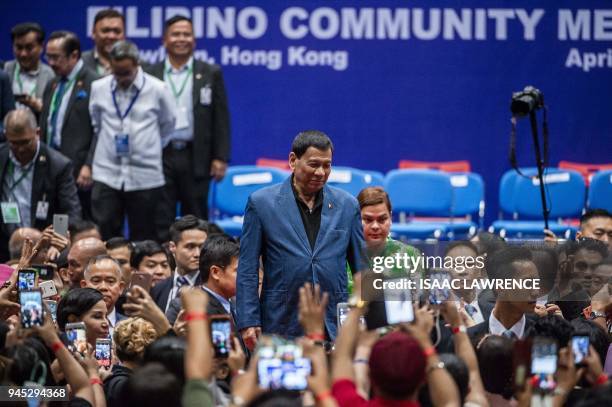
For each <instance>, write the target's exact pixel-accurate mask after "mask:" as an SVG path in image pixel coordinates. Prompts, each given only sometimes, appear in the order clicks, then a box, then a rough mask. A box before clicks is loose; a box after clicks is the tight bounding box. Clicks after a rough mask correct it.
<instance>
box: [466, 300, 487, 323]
mask: <svg viewBox="0 0 612 407" xmlns="http://www.w3.org/2000/svg"><path fill="white" fill-rule="evenodd" d="M470 305H471V306H472V307H474V309H475V312H474V313H473V314H472V315H470V317H471V318H472V319H473V320H474V322H475V323H477V324H480V323H481V322H484V315H483V314H482V310H481V309H480V305H478V296H476V298H474V301H472V302H471V303H470ZM466 312H467V310H466Z"/></svg>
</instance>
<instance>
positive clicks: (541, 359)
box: [531, 337, 557, 375]
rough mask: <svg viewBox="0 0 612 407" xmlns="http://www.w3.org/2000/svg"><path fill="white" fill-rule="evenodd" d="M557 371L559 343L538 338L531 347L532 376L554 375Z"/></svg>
mask: <svg viewBox="0 0 612 407" xmlns="http://www.w3.org/2000/svg"><path fill="white" fill-rule="evenodd" d="M556 371H557V342H555V340H554V339H551V338H543V337H536V338H535V339H534V340H533V345H532V346H531V374H534V375H552V374H554V373H555V372H556Z"/></svg>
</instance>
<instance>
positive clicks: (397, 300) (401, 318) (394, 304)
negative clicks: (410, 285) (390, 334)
mask: <svg viewBox="0 0 612 407" xmlns="http://www.w3.org/2000/svg"><path fill="white" fill-rule="evenodd" d="M401 280H402V279H392V280H387V281H388V282H391V283H393V282H397V283H399V282H401ZM391 286H395V287H399V286H400V285H399V284H396V285H391ZM384 296H385V316H386V318H387V325H395V324H400V323H405V322H412V321H414V307H413V306H412V292H411V291H410V290H409V289H393V290H385V292H384Z"/></svg>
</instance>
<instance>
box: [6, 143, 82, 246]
mask: <svg viewBox="0 0 612 407" xmlns="http://www.w3.org/2000/svg"><path fill="white" fill-rule="evenodd" d="M9 160H10V159H9V146H8V144H6V143H3V144H0V175H1V177H0V189H2V188H4V177H5V176H7V168H8V162H9ZM38 201H47V202H48V203H49V210H48V211H47V218H46V219H36V206H37V203H38ZM55 213H62V214H67V215H68V216H69V218H70V220H71V221H72V220H74V219H80V218H81V204H80V203H79V198H78V196H77V189H76V183H75V181H74V177H73V176H72V163H71V162H70V160H69V159H68V158H66V157H64V156H63V155H62V154H61V153H59V152H57V151H55V150H53V149H51V148H49V147H47V145H46V144H44V143H40V151H39V154H38V158H37V160H36V163H35V164H34V174H33V178H32V201H31V213H30V219H31V224H32V227H34V228H37V229H41V230H42V229H44V228H45V227H47V226H48V225H50V224H51V223H52V221H53V214H55ZM0 228H1V233H0V248H1V249H0V250H4V253H0V257H3V256H2V254H4V255H7V253H6V248H7V245H8V239H9V237H10V233H12V229H11V228H10V227H9V225H5V224H4V223H2V225H1V226H0Z"/></svg>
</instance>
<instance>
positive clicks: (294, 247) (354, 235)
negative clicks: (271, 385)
mask: <svg viewBox="0 0 612 407" xmlns="http://www.w3.org/2000/svg"><path fill="white" fill-rule="evenodd" d="M332 151H333V145H332V142H331V140H330V139H329V137H327V135H325V134H324V133H322V132H320V131H316V130H311V131H305V132H302V133H300V134H298V136H297V137H296V138H295V140H294V141H293V144H292V146H291V153H290V154H289V166H290V167H291V169H292V171H293V174H292V176H291V177H288V178H287V180H286V181H285V182H283V183H282V184H276V185H272V186H270V187H267V188H262V189H260V190H258V191H256V192H254V193H253V194H251V196H250V197H249V200H248V202H247V206H246V211H245V215H244V224H243V226H242V237H241V240H240V260H239V262H238V277H237V278H238V280H237V292H236V309H237V316H238V329H240V330H241V334H242V338H243V340H244V342H245V343H246V344H247V345H248V346H249V348H252V346H253V345H254V342H255V341H256V339H257V337H258V336H259V334H261V333H271V334H281V335H286V336H294V337H297V336H301V335H302V334H303V331H302V328H301V327H300V323H299V321H298V299H299V295H298V294H299V289H300V287H302V286H303V285H304V283H306V282H310V283H313V284H319V285H320V286H321V290H322V291H324V292H328V293H329V304H328V307H327V310H326V311H327V312H326V314H325V330H326V336H327V337H328V338H329V339H332V340H333V339H335V337H336V331H337V326H336V305H337V304H338V303H339V302H345V301H347V300H348V292H347V291H348V288H347V286H348V282H347V274H346V263H347V261H348V263H349V265H350V267H351V270H352V272H353V273H359V272H361V271H363V270H364V267H365V266H366V265H367V263H366V262H365V258H364V255H365V253H364V250H365V241H364V237H363V226H362V224H361V211H360V209H359V204H358V203H357V200H356V199H355V198H354V197H353V196H351V195H350V194H348V193H347V192H345V191H343V190H340V189H337V188H334V187H330V186H328V185H326V182H327V179H328V177H329V174H330V172H331V161H332ZM260 256H261V257H262V259H263V269H264V272H263V286H262V291H261V297H260V296H259V293H258V288H259V287H258V282H259V259H260ZM355 277H357V278H360V276H357V275H355Z"/></svg>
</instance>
